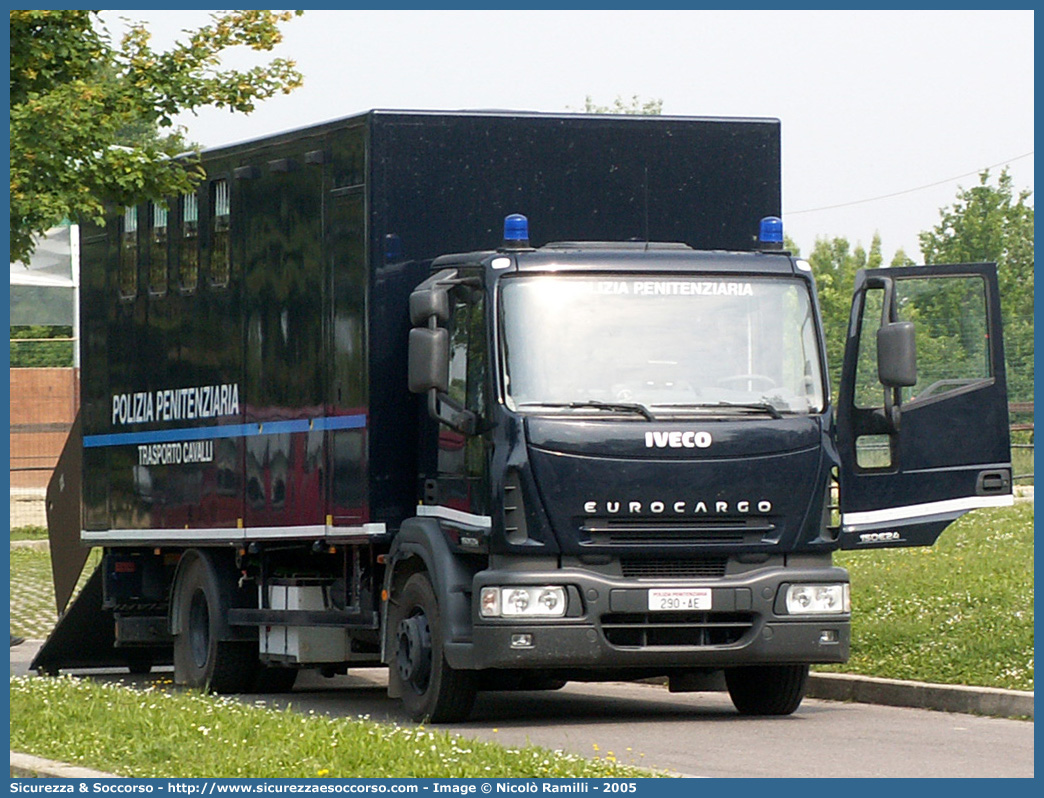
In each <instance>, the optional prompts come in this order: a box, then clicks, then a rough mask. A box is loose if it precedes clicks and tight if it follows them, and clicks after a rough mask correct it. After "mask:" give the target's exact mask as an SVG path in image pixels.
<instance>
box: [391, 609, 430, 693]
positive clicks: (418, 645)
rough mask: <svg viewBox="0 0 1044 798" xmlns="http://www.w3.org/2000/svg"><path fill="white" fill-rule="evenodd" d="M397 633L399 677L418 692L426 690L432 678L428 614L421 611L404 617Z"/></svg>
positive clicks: (396, 660) (396, 658)
mask: <svg viewBox="0 0 1044 798" xmlns="http://www.w3.org/2000/svg"><path fill="white" fill-rule="evenodd" d="M396 634H397V636H398V639H399V650H398V653H397V655H396V657H395V665H396V667H397V668H398V671H399V677H400V678H401V679H402V681H403V682H405V683H406V684H409V685H412V686H413V688H414V689H415V690H417V691H418V692H424V690H425V689H426V688H427V686H428V681H429V679H430V678H431V629H430V628H429V626H428V618H427V616H426V615H424V614H423V613H420V614H417V615H411V616H410V617H409V618H404V619H403V620H402V621H400V622H399V628H398V629H397V630H396Z"/></svg>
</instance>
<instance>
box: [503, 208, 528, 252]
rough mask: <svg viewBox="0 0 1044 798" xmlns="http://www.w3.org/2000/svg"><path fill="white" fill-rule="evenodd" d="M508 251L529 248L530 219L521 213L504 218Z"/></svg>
mask: <svg viewBox="0 0 1044 798" xmlns="http://www.w3.org/2000/svg"><path fill="white" fill-rule="evenodd" d="M503 246H504V247H505V248H506V249H518V248H520V247H525V248H528V247H529V219H527V218H526V217H525V216H523V215H522V214H521V213H512V214H510V215H508V216H505V217H504V244H503Z"/></svg>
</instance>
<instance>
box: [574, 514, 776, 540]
mask: <svg viewBox="0 0 1044 798" xmlns="http://www.w3.org/2000/svg"><path fill="white" fill-rule="evenodd" d="M776 537H777V532H776V525H775V524H774V523H772V522H771V521H769V520H768V519H766V518H749V519H748V518H736V519H733V518H715V519H692V518H648V519H644V518H643V519H641V520H622V519H618V518H587V519H584V521H583V523H582V524H581V526H580V539H581V543H582V544H584V545H588V546H635V545H639V546H699V545H705V546H706V545H737V544H758V543H763V542H765V541H766V540H774V539H775V538H776Z"/></svg>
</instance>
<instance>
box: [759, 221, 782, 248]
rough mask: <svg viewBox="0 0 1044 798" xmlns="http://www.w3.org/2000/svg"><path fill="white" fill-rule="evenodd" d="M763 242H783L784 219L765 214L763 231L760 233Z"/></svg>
mask: <svg viewBox="0 0 1044 798" xmlns="http://www.w3.org/2000/svg"><path fill="white" fill-rule="evenodd" d="M758 240H759V241H761V243H779V244H782V243H783V219H781V218H780V217H779V216H765V217H764V218H763V219H761V232H760V234H759V235H758Z"/></svg>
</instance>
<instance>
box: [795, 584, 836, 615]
mask: <svg viewBox="0 0 1044 798" xmlns="http://www.w3.org/2000/svg"><path fill="white" fill-rule="evenodd" d="M851 611H852V604H851V599H850V598H849V588H848V583H847V582H846V583H842V584H839V585H788V586H787V612H788V613H790V614H791V615H840V614H842V613H845V612H851Z"/></svg>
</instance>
